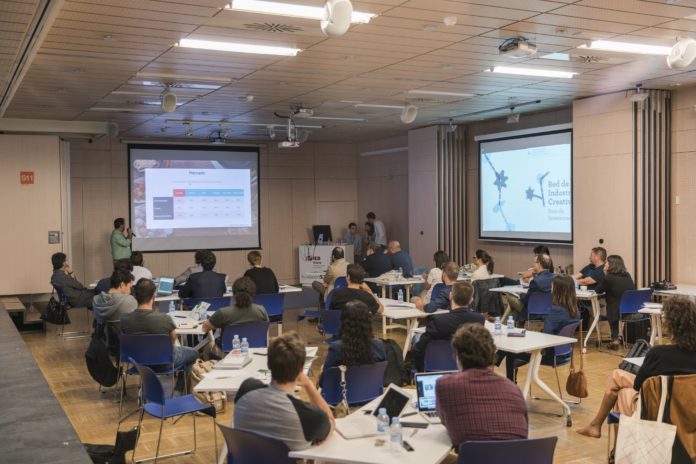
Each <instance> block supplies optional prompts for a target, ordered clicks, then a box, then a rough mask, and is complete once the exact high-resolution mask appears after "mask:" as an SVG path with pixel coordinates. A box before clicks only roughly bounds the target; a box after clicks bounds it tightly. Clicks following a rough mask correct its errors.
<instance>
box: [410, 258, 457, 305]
mask: <svg viewBox="0 0 696 464" xmlns="http://www.w3.org/2000/svg"><path fill="white" fill-rule="evenodd" d="M458 277H459V265H458V264H457V263H455V262H454V261H450V262H449V263H447V264H445V268H444V269H443V270H442V282H443V283H444V285H439V284H438V285H436V287H437V288H434V289H433V294H432V296H431V297H430V303H428V304H424V303H423V300H422V299H421V298H420V297H413V298H412V299H411V302H412V303H413V304H415V305H416V308H418V309H420V310H422V311H425V312H426V313H434V312H435V311H437V310H438V309H452V304H451V302H450V293H451V292H452V285H454V283H455V282H456V281H457V278H458Z"/></svg>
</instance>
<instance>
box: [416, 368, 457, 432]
mask: <svg viewBox="0 0 696 464" xmlns="http://www.w3.org/2000/svg"><path fill="white" fill-rule="evenodd" d="M453 372H456V371H443V372H422V373H418V374H416V394H417V395H418V413H419V414H420V415H421V416H422V417H423V418H424V419H425V420H427V421H428V422H430V423H431V424H439V423H441V421H440V416H439V415H438V414H437V409H436V408H435V405H436V402H437V401H436V400H437V398H436V396H435V383H437V379H439V378H440V377H442V376H443V375H447V374H451V373H453Z"/></svg>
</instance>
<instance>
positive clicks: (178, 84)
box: [128, 80, 222, 90]
mask: <svg viewBox="0 0 696 464" xmlns="http://www.w3.org/2000/svg"><path fill="white" fill-rule="evenodd" d="M128 85H144V86H146V87H167V85H171V86H172V87H174V88H176V89H177V90H178V89H188V90H217V89H219V88H220V87H222V85H221V84H194V83H193V82H175V83H173V84H172V83H171V82H166V81H164V80H162V81H137V80H130V81H128Z"/></svg>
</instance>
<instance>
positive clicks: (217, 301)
mask: <svg viewBox="0 0 696 464" xmlns="http://www.w3.org/2000/svg"><path fill="white" fill-rule="evenodd" d="M201 301H205V302H206V303H208V304H210V307H209V308H208V311H217V310H218V309H221V308H224V307H226V306H230V305H231V304H232V298H231V297H229V296H220V297H214V298H184V306H189V307H191V308H193V307H194V306H196V305H197V304H198V303H200V302H201Z"/></svg>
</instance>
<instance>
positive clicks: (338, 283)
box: [334, 277, 348, 288]
mask: <svg viewBox="0 0 696 464" xmlns="http://www.w3.org/2000/svg"><path fill="white" fill-rule="evenodd" d="M346 287H348V279H346V278H345V277H336V280H335V281H334V288H346Z"/></svg>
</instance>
